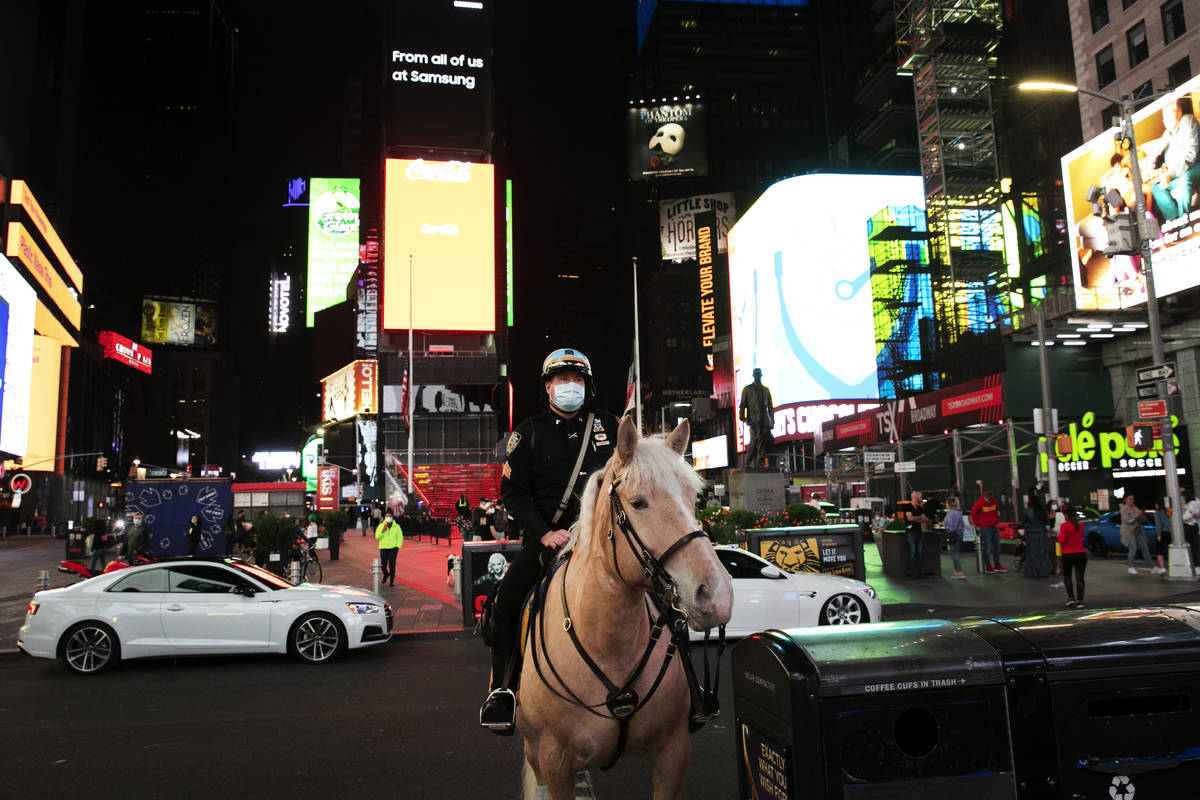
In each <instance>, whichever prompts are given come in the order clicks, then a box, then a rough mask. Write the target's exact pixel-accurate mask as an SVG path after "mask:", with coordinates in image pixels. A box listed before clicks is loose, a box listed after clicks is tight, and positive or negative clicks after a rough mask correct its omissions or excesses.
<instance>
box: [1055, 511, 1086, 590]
mask: <svg viewBox="0 0 1200 800" xmlns="http://www.w3.org/2000/svg"><path fill="white" fill-rule="evenodd" d="M1062 514H1063V519H1064V520H1065V521H1064V522H1063V523H1062V524H1061V525H1059V526H1058V542H1059V544H1061V545H1062V573H1063V585H1064V586H1066V587H1067V608H1083V573H1084V572H1085V571H1086V570H1087V560H1088V558H1087V548H1086V547H1084V546H1083V523H1081V522H1080V521H1079V515H1078V514H1076V513H1075V507H1074V506H1072V505H1071V504H1070V503H1066V504H1064V505H1063V507H1062ZM1072 579H1074V580H1072Z"/></svg>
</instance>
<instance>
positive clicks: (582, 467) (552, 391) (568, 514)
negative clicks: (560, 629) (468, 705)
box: [479, 348, 618, 735]
mask: <svg viewBox="0 0 1200 800" xmlns="http://www.w3.org/2000/svg"><path fill="white" fill-rule="evenodd" d="M541 375H542V384H543V388H544V390H545V392H546V397H547V399H548V401H549V408H547V409H546V410H544V411H541V412H539V413H537V414H534V415H533V416H532V417H528V418H527V419H525V420H523V421H522V422H521V423H520V424H519V425H518V426H517V427H516V429H515V430H514V431H513V432H512V435H511V436H509V439H508V447H507V450H506V455H505V462H504V469H503V472H502V475H503V477H502V478H501V480H500V494H501V497H502V498H503V499H504V505H505V506H506V507H507V508H508V511H509V514H510V515H511V516H512V525H513V529H514V530H517V531H520V533H521V551H520V552H519V553H518V554H517V556H516V558H514V559H513V561H512V563H511V565H510V566H509V568H508V572H507V573H506V574H505V577H504V580H503V582H502V583H501V584H500V586H499V588H498V590H497V592H496V600H495V605H494V610H493V614H492V620H493V623H492V628H493V630H492V676H491V692H490V693H489V694H488V697H487V700H485V701H484V703H483V707H482V708H480V710H479V724H480V725H482V726H483V727H485V728H488V729H489V730H491V731H493V732H495V733H498V734H501V735H511V734H512V733H513V730H514V717H515V714H516V697H515V696H514V694H513V692H512V688H511V686H510V684H511V683H512V677H513V675H512V672H513V671H512V670H510V669H509V658H510V654H512V653H513V648H514V644H515V642H516V629H517V622H518V620H519V617H520V611H521V604H522V603H523V602H524V600H525V596H526V595H527V594H528V593H529V590H530V589H532V588H533V586H534V585H535V584H536V583H537V580H538V575H539V573H540V571H541V567H542V563H543V558H550V557H552V556H553V554H554V552H555V551H556V550H557V549H558V548H560V547H562V546H563V545H564V544H566V543H567V540H568V539H569V538H570V534H569V533H568V532H567V528H569V527H570V525H571V523H573V522H574V521H575V519H576V518H577V517H578V516H579V491H581V490H582V489H583V487H584V486H585V485H587V479H588V477H589V476H590V475H591V474H592V473H593V472H596V471H597V470H600V469H602V468H603V467H604V465H605V463H607V462H608V459H609V458H610V457H611V456H612V454H613V450H614V447H615V445H616V438H617V427H618V423H617V418H616V417H615V416H613V415H612V414H610V413H608V412H606V411H602V410H597V409H596V408H595V407H594V405H593V403H594V402H595V394H596V392H595V379H594V376H593V375H592V366H591V363H590V362H589V361H588V360H587V357H586V356H584V355H583V353H580V352H579V351H578V350H573V349H570V348H562V349H559V350H555V351H554V352H552V353H550V355H548V356H547V357H546V360H545V361H544V362H543V363H542V373H541Z"/></svg>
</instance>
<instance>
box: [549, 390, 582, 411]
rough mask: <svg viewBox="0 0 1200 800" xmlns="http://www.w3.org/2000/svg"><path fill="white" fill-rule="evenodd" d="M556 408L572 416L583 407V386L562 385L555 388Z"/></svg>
mask: <svg viewBox="0 0 1200 800" xmlns="http://www.w3.org/2000/svg"><path fill="white" fill-rule="evenodd" d="M553 391H554V407H555V408H557V409H558V410H559V411H565V412H567V413H568V414H570V413H571V412H573V411H578V410H579V409H580V408H581V407H582V406H583V394H584V392H583V386H582V385H581V384H578V383H560V384H557V385H556V386H554V387H553Z"/></svg>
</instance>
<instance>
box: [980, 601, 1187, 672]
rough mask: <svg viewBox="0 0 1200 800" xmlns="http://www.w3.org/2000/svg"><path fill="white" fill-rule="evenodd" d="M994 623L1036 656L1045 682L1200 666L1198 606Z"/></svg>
mask: <svg viewBox="0 0 1200 800" xmlns="http://www.w3.org/2000/svg"><path fill="white" fill-rule="evenodd" d="M995 622H997V623H999V624H1000V625H1003V626H1006V627H1008V628H1010V629H1012V630H1013V631H1015V632H1016V633H1018V634H1019V635H1020V636H1021V637H1023V638H1024V639H1025V640H1026V641H1028V642H1029V643H1030V644H1031V645H1033V647H1035V648H1036V649H1038V650H1039V651H1041V653H1042V655H1043V656H1044V657H1045V659H1046V669H1047V672H1048V673H1050V674H1048V676H1047V677H1049V678H1050V679H1051V680H1054V679H1056V678H1058V679H1062V678H1065V677H1068V676H1066V675H1065V674H1063V673H1065V672H1068V671H1077V670H1089V671H1094V670H1097V669H1107V670H1117V671H1124V670H1135V669H1136V670H1137V671H1138V672H1142V671H1144V670H1146V669H1165V668H1168V667H1169V666H1171V665H1177V664H1179V663H1181V662H1190V663H1193V664H1196V665H1200V606H1193V607H1188V606H1150V607H1142V608H1110V609H1097V610H1095V611H1092V610H1090V609H1089V610H1087V611H1082V612H1081V611H1060V612H1055V613H1053V614H1036V615H1029V616H1025V617H1007V618H1000V619H996V620H995ZM993 644H994V643H993Z"/></svg>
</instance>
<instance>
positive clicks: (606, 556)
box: [517, 418, 733, 800]
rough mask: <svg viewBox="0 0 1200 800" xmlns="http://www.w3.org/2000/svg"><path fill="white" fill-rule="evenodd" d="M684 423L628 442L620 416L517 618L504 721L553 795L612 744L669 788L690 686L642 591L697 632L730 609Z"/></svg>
mask: <svg viewBox="0 0 1200 800" xmlns="http://www.w3.org/2000/svg"><path fill="white" fill-rule="evenodd" d="M689 432H690V429H689V427H688V424H687V422H683V423H680V425H679V427H677V428H676V429H675V430H674V431H673V432H672V433H671V434H670V435H669V436H667V437H666V438H665V439H664V438H662V437H654V438H649V439H641V438H640V436H639V434H638V431H637V428H636V427H635V426H634V424H633V423H632V422H631V421H630V420H629V419H628V418H626V419H625V420H624V421H622V422H621V427H620V430H619V432H618V434H617V450H616V454H615V455H614V456H613V457H612V458H611V459H610V460H609V462H608V464H607V465H606V466H605V468H604V471H603V472H602V473H598V474H596V475H594V476H592V479H591V480H590V481H588V484H587V486H586V488H585V489H584V492H583V502H582V504H581V505H582V507H581V510H580V516H579V521H578V522H576V523H575V525H574V526H573V527H572V530H571V540H570V542H568V544H567V546H566V548H565V549H564V556H563V557H564V558H565V559H566V561H565V563H564V564H562V566H561V567H559V569H558V570H557V572H555V573H554V576H553V578H552V579H551V581H550V583H549V586H548V588H547V590H546V593H545V596H544V599H543V602H542V610H541V617H542V618H541V619H540V620H538V621H537V622H536V623H533V622H531V623H530V625H531V635H530V637H529V639H528V642H527V644H526V646H525V652H524V656H523V658H524V661H523V667H522V670H521V674H522V680H521V685H520V691H519V695H518V697H519V703H518V706H517V728H518V729H519V730H520V731H521V734H522V735H523V736H524V737H525V758H526V760H527V761H528V762H529V765H530V766H531V767H532V769H533V772H534V774H535V776H536V778H537V782H538V784H539V785H542V786H545V787H546V788H547V789H548V791H549V794H550V797H551V798H553V800H568V799H569V798H573V797H574V796H575V792H574V785H575V773H576V772H578V771H580V770H584V769H588V768H591V767H596V766H601V765H607V764H611V763H612V762H613V761H615V759H616V758H617V756H618V755H620V754H621V753H622V752H623V753H624V754H627V755H634V756H640V757H644V758H646V759H648V760H649V761H650V763H651V767H652V770H653V777H654V798H655V800H667V798H677V797H679V796H680V791H681V790H682V787H683V779H684V776H685V774H686V773H687V768H688V763H689V762H690V760H691V743H690V742H689V738H688V737H689V731H688V710H689V705H690V695H689V688H688V684H687V681H686V678H685V675H684V671H683V669H682V667H681V664H680V660H681V658H682V657H683V656H682V655H680V656H674V650H675V646H674V644H673V643H671V642H670V641H669V639H670V631H669V630H666V631H663V632H662V633H663V634H664V635H661V636H659V635H658V634H657V633H655V634H653V636H654V637H655V638H652V628H654V627H656V626H655V625H653V624H652V622H653V621H654V620H652V610H651V605H650V602H649V597H648V593H650V592H654V591H658V592H659V593H660V596H661V597H664V598H665V601H666V603H669V604H670V606H673V607H674V608H675V613H676V616H675V618H676V619H680V618H681V617H682V615H686V620H687V624H688V625H690V626H691V627H692V628H694V629H696V630H706V629H708V628H713V627H716V626H718V625H724V624H725V623H726V622H728V621H729V615H730V612H731V609H732V606H733V584H732V582H731V581H730V579H729V574H728V573H727V572H726V571H725V569H724V567H722V566H721V563H720V562H719V561H718V560H717V557H716V553H715V552H714V550H713V548H712V546H711V545H710V544H709V541H708V539H707V538H706V537H705V536H704V535H703V533H701V532H699V531H698V529H699V527H700V526H699V525H698V524H697V522H696V512H695V500H696V492H697V490H698V489H699V488H700V486H701V485H702V481H701V479H700V477H699V476H698V475H697V474H696V472H695V471H694V470H693V469H692V468H691V467H689V466H688V465H687V464H685V463H684V461H683V459H682V457H681V456H682V454H683V451H684V450H685V449H686V448H687V443H688V436H689ZM614 495H615V498H614ZM631 534H632V535H631ZM635 542H636V544H635ZM635 546H636V547H637V551H635V550H634V547H635ZM568 554H569V558H568V557H567V555H568ZM661 620H662V617H661V616H660V617H659V620H658V622H659V623H660V624H661ZM684 635H685V636H686V632H684ZM673 656H674V659H673V660H672V657H673ZM589 660H590V662H591V663H590V664H589V663H588V662H589ZM602 676H603V677H602ZM635 708H636V710H635ZM631 711H632V713H630V712H631ZM619 718H624V720H625V721H623V722H622V721H619ZM622 728H624V729H625V730H624V731H622Z"/></svg>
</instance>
